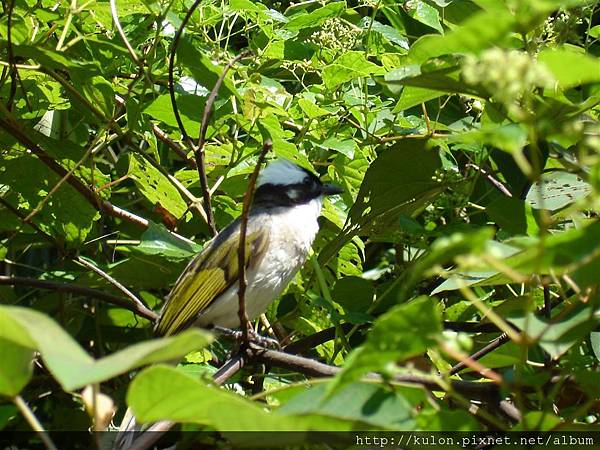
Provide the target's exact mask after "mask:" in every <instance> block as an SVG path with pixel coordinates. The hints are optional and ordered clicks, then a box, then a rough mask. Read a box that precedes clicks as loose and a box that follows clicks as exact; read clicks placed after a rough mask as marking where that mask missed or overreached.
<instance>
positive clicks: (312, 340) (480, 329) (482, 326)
mask: <svg viewBox="0 0 600 450" xmlns="http://www.w3.org/2000/svg"><path fill="white" fill-rule="evenodd" d="M442 325H443V327H444V330H452V331H464V332H467V333H497V332H498V327H496V325H494V324H493V323H479V322H452V321H447V320H446V321H444V323H443V324H442ZM353 326H354V325H353V324H351V323H342V324H340V327H341V330H342V331H343V332H344V333H348V332H349V331H350V330H351V329H352V328H353ZM369 326H370V324H364V325H361V326H359V328H358V329H359V330H360V329H365V328H368V327H369ZM335 332H336V327H330V328H325V329H324V330H321V331H318V332H316V333H314V334H311V335H309V336H305V337H303V338H300V339H298V340H297V341H294V342H291V343H290V344H288V345H286V346H285V347H284V350H285V351H286V352H287V353H293V354H302V353H304V352H305V351H307V350H309V349H312V348H315V347H318V346H319V345H321V344H324V343H325V342H328V341H331V340H332V339H335Z"/></svg>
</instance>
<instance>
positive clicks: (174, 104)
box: [168, 0, 202, 142]
mask: <svg viewBox="0 0 600 450" xmlns="http://www.w3.org/2000/svg"><path fill="white" fill-rule="evenodd" d="M201 2H202V0H196V1H195V2H194V3H193V4H192V6H190V8H189V9H188V11H187V13H186V15H185V17H184V18H183V20H182V21H181V25H179V28H178V29H177V32H176V33H175V36H174V37H173V44H172V46H171V53H170V54H169V67H168V75H169V84H168V88H169V96H170V98H171V108H172V109H173V115H174V116H175V120H176V121H177V126H178V127H179V131H181V136H182V137H183V140H184V141H186V142H187V141H188V140H189V138H190V137H189V134H188V132H187V130H186V129H185V125H184V124H183V120H181V115H180V114H179V108H178V107H177V101H176V99H175V80H174V75H173V72H174V67H175V55H176V54H177V47H178V46H179V40H180V39H181V35H182V34H183V30H184V29H185V26H186V25H187V23H188V21H189V20H190V18H191V17H192V14H194V11H196V8H198V5H199V4H200V3H201Z"/></svg>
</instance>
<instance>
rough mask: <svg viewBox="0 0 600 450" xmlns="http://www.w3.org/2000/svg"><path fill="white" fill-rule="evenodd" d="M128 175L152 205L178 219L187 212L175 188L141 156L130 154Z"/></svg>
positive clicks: (185, 205)
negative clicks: (158, 206) (163, 209)
mask: <svg viewBox="0 0 600 450" xmlns="http://www.w3.org/2000/svg"><path fill="white" fill-rule="evenodd" d="M128 174H129V177H130V178H131V179H132V180H134V181H135V184H136V186H137V187H138V189H139V190H140V192H141V193H142V195H143V196H144V197H146V198H147V199H148V200H149V201H150V202H151V203H152V205H154V206H156V205H157V204H158V205H160V206H162V207H163V208H165V209H166V210H167V211H169V212H170V213H171V214H173V215H174V216H175V217H176V218H178V219H179V218H181V216H183V214H184V213H185V212H186V211H187V204H186V203H185V201H184V200H183V198H182V197H181V194H180V193H179V191H178V190H177V188H176V187H175V186H173V184H172V183H171V182H170V181H169V179H168V178H167V177H166V176H165V175H163V174H162V173H161V172H160V171H159V170H158V169H157V168H156V167H154V166H153V165H151V164H150V162H148V160H146V158H144V157H143V156H140V155H137V154H135V153H133V154H130V156H129V172H128Z"/></svg>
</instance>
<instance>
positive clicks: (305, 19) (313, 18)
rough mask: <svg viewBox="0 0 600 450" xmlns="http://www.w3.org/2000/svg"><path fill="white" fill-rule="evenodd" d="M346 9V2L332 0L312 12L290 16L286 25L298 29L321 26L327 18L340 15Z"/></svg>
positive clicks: (291, 28)
mask: <svg viewBox="0 0 600 450" xmlns="http://www.w3.org/2000/svg"><path fill="white" fill-rule="evenodd" d="M345 9H346V2H345V1H343V2H331V3H328V4H327V5H325V6H322V7H321V8H318V9H315V10H314V11H312V12H310V13H299V14H296V15H294V16H291V17H290V20H289V22H288V23H287V24H286V25H285V27H286V28H287V29H288V30H292V31H297V30H301V29H303V28H313V27H318V26H320V25H321V24H322V23H323V22H325V21H326V20H327V19H331V18H332V17H338V16H339V15H340V14H342V12H343V11H344V10H345Z"/></svg>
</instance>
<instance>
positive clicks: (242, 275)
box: [238, 139, 273, 343]
mask: <svg viewBox="0 0 600 450" xmlns="http://www.w3.org/2000/svg"><path fill="white" fill-rule="evenodd" d="M272 146H273V143H272V142H271V139H267V140H266V141H265V142H264V144H263V147H262V150H261V151H260V154H259V155H258V161H257V162H256V166H255V167H254V171H253V172H252V175H250V180H249V181H248V189H247V190H246V195H245V196H244V204H243V206H242V215H241V219H240V240H239V243H238V271H239V276H238V285H239V288H238V300H239V311H238V317H239V319H240V327H241V328H242V342H244V343H247V342H248V316H247V314H246V287H247V284H248V283H247V281H246V231H247V229H248V215H249V214H250V205H251V204H252V199H253V198H254V186H255V185H256V181H257V179H258V172H259V171H260V168H261V166H262V163H263V161H264V160H265V156H266V155H267V152H268V151H269V150H270V149H271V147H272Z"/></svg>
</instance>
